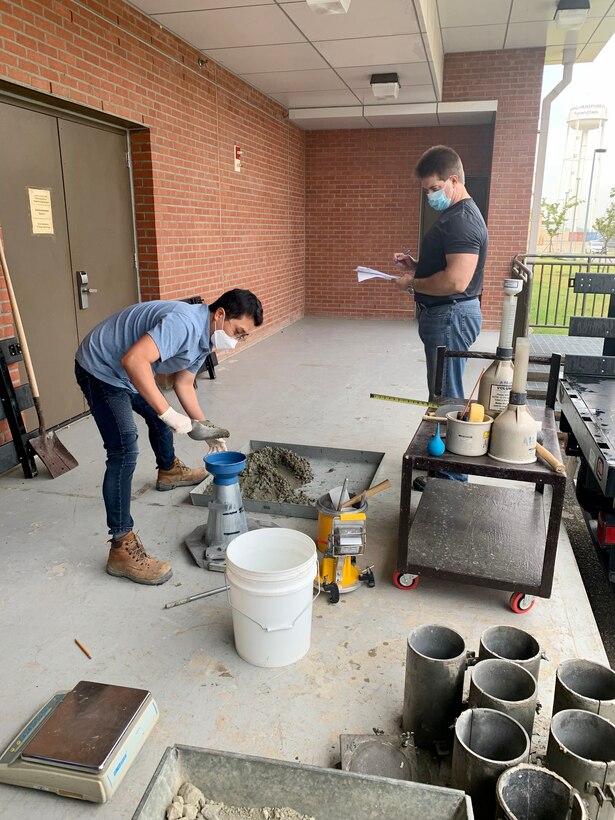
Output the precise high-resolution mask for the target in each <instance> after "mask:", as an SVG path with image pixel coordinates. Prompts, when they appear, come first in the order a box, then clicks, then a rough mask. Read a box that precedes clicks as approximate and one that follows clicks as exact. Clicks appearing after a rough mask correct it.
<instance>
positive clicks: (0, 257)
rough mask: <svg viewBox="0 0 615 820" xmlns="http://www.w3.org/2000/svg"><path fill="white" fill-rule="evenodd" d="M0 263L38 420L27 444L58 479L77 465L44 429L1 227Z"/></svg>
mask: <svg viewBox="0 0 615 820" xmlns="http://www.w3.org/2000/svg"><path fill="white" fill-rule="evenodd" d="M0 264H1V267H2V272H3V273H4V279H5V281H6V289H7V291H8V294H9V301H10V303H11V310H12V311H13V319H14V322H15V332H16V335H17V339H18V340H19V344H20V346H21V352H22V354H23V361H24V365H25V368H26V373H27V375H28V381H29V383H30V391H31V393H32V398H33V399H34V409H35V410H36V415H37V417H38V425H39V431H38V436H35V437H34V438H31V439H29V442H28V443H29V444H30V446H31V447H32V449H33V450H34V452H35V453H36V455H37V456H38V457H39V458H40V460H41V461H42V462H43V464H44V465H45V467H47V469H48V470H49V472H50V474H51V477H52V478H57V477H58V476H60V475H63V473H67V472H68V471H69V470H72V469H74V468H75V467H77V466H78V464H79V462H78V461H77V459H76V458H75V457H74V456H73V455H71V453H69V452H68V450H67V449H66V447H65V446H64V445H63V444H62V442H61V441H60V440H59V439H58V437H57V436H56V434H55V433H54V432H53V431H52V430H45V418H44V416H43V409H42V407H41V402H40V395H39V392H38V384H37V381H36V376H35V375H34V367H33V365H32V359H31V358H30V350H29V348H28V342H27V341H26V334H25V331H24V328H23V324H22V322H21V314H20V313H19V307H18V305H17V299H16V297H15V291H14V290H13V283H12V282H11V276H10V274H9V266H8V263H7V261H6V256H5V255H4V243H3V241H2V228H0Z"/></svg>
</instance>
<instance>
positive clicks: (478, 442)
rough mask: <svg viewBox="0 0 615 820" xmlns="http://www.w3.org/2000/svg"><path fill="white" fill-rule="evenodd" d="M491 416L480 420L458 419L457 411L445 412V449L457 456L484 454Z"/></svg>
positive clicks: (491, 420)
mask: <svg viewBox="0 0 615 820" xmlns="http://www.w3.org/2000/svg"><path fill="white" fill-rule="evenodd" d="M492 424H493V419H492V418H491V416H487V415H484V416H483V420H482V421H460V420H459V419H458V418H457V411H456V410H455V411H453V412H451V413H447V414H446V442H445V444H446V449H447V450H448V451H449V453H455V455H458V456H484V455H485V453H486V452H487V450H488V449H489V436H490V435H491V425H492Z"/></svg>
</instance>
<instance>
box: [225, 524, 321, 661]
mask: <svg viewBox="0 0 615 820" xmlns="http://www.w3.org/2000/svg"><path fill="white" fill-rule="evenodd" d="M317 572H318V561H317V558H316V545H315V544H314V541H313V540H312V539H311V538H309V537H308V536H307V535H304V533H302V532H297V531H296V530H291V529H284V528H282V527H274V528H271V529H260V530H254V531H253V532H246V533H243V534H242V535H239V536H238V537H237V538H235V539H234V540H233V541H231V543H230V544H229V545H228V547H227V549H226V579H227V582H228V587H229V593H228V594H229V601H230V604H231V608H232V612H233V630H234V633H235V648H236V649H237V654H238V655H239V656H240V657H241V658H243V659H244V661H247V662H248V663H251V664H253V665H254V666H266V667H272V666H287V665H288V664H290V663H295V661H298V660H300V659H301V658H302V657H303V656H304V655H305V654H307V651H308V649H309V648H310V637H311V632H312V590H313V585H314V578H315V576H316V574H317Z"/></svg>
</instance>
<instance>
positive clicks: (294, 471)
mask: <svg viewBox="0 0 615 820" xmlns="http://www.w3.org/2000/svg"><path fill="white" fill-rule="evenodd" d="M313 479H314V472H313V470H312V468H311V466H310V462H309V461H308V460H307V459H306V458H303V456H300V455H299V454H298V453H294V452H293V451H292V450H287V449H286V448H285V447H261V448H260V450H255V451H254V452H253V453H250V455H249V456H248V462H247V464H246V468H245V470H244V471H243V473H242V474H241V475H240V476H239V485H240V487H241V494H242V496H243V497H244V498H251V499H252V500H253V501H278V502H281V501H286V502H289V503H291V504H306V505H307V504H309V505H311V506H313V505H314V499H312V498H310V497H309V496H307V495H306V494H305V493H304V492H303V491H302V490H300V489H298V488H299V487H302V486H303V485H304V484H309V483H310V481H312V480H313Z"/></svg>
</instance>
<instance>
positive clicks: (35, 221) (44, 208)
mask: <svg viewBox="0 0 615 820" xmlns="http://www.w3.org/2000/svg"><path fill="white" fill-rule="evenodd" d="M28 196H29V198H30V219H31V221H32V233H33V234H53V232H54V231H53V213H52V211H51V190H50V189H49V188H28Z"/></svg>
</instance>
